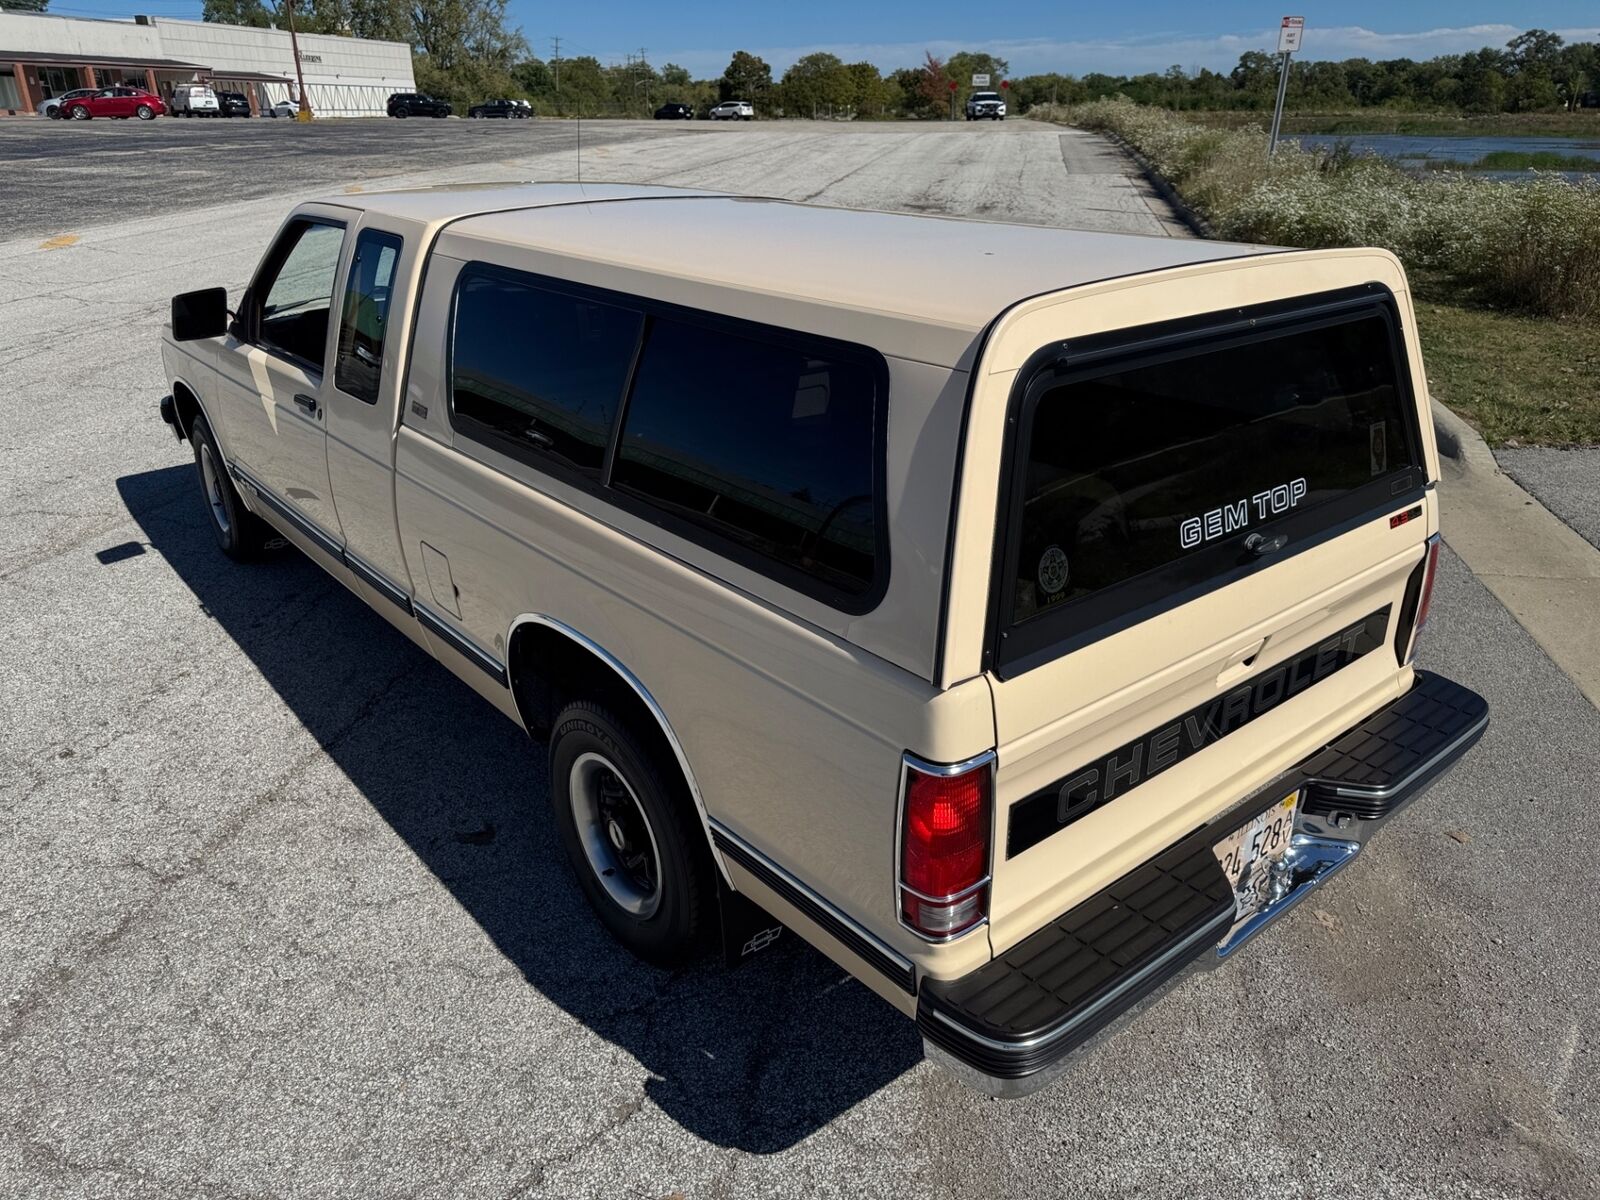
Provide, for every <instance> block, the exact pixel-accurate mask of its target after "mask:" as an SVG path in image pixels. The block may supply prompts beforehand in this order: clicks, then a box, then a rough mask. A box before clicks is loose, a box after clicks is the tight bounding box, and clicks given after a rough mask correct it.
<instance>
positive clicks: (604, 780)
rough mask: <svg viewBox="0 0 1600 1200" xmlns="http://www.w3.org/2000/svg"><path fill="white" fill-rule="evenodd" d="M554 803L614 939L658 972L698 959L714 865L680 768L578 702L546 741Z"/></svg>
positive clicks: (575, 866) (581, 877) (576, 866)
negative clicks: (659, 968) (654, 966)
mask: <svg viewBox="0 0 1600 1200" xmlns="http://www.w3.org/2000/svg"><path fill="white" fill-rule="evenodd" d="M550 801H551V804H552V806H553V807H554V810H555V819H556V828H557V829H558V830H559V831H560V835H561V842H562V844H563V845H564V846H565V847H566V851H567V859H568V861H569V862H570V863H571V865H572V870H573V873H574V874H576V875H577V877H578V886H579V887H580V888H582V889H583V893H584V896H585V897H586V898H587V899H588V901H589V904H590V906H591V907H592V908H593V909H594V910H595V913H596V915H598V916H599V918H600V921H601V923H602V924H603V925H605V927H606V929H607V930H608V931H609V932H610V934H611V936H612V937H614V938H616V939H617V941H618V942H620V943H622V945H623V946H624V947H626V948H627V949H628V950H629V951H631V952H632V953H633V954H634V955H636V956H637V957H639V958H641V959H643V960H644V961H645V962H648V963H653V964H655V965H656V966H663V967H665V966H675V965H678V964H681V963H684V962H687V961H689V960H691V959H693V958H695V957H697V956H698V954H699V953H700V952H701V950H702V948H703V947H704V945H705V941H706V935H707V931H708V930H709V928H710V927H711V925H712V924H713V923H714V921H715V913H714V911H713V906H714V900H713V897H714V896H715V894H716V893H715V885H714V879H713V876H712V871H713V869H714V868H713V867H712V864H711V856H710V853H709V851H708V850H707V848H706V843H705V835H704V833H703V832H702V829H701V826H700V821H699V818H698V817H697V816H696V815H695V812H694V809H693V806H692V801H691V800H690V799H689V796H688V793H687V788H686V787H685V786H684V783H683V779H682V776H681V775H680V774H679V773H678V770H677V765H676V764H675V763H663V762H659V761H657V757H656V755H654V754H653V753H652V752H651V751H650V749H649V748H648V746H647V744H646V743H645V742H643V741H642V740H641V739H640V738H639V736H638V735H637V734H636V733H635V731H633V730H632V729H630V728H629V726H628V723H627V722H625V721H623V720H621V719H619V718H618V717H616V716H615V715H613V714H612V713H611V712H610V711H609V710H608V709H606V708H604V707H602V706H601V705H599V704H595V703H593V702H591V701H587V700H579V701H575V702H573V703H571V704H568V705H567V706H566V707H565V708H563V709H562V710H561V712H560V713H559V714H558V715H557V716H556V719H555V726H554V729H553V730H552V732H551V734H550Z"/></svg>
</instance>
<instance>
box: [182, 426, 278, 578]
mask: <svg viewBox="0 0 1600 1200" xmlns="http://www.w3.org/2000/svg"><path fill="white" fill-rule="evenodd" d="M189 444H190V445H191V446H193V447H194V465H195V470H196V472H197V473H198V474H199V476H200V490H201V494H202V495H203V496H204V498H205V502H206V512H207V515H208V516H209V517H210V518H211V532H212V533H214V534H216V537H217V545H218V546H220V547H221V548H222V552H223V553H224V554H226V555H227V556H228V557H229V558H232V559H236V560H238V561H240V562H247V561H249V560H250V559H252V558H255V557H257V556H258V555H260V553H261V550H262V548H263V547H264V546H265V545H266V543H267V539H268V538H269V537H271V536H272V531H271V530H270V529H269V528H268V527H267V524H266V522H265V521H263V520H262V519H261V518H260V517H258V516H256V515H255V514H254V513H253V512H251V511H250V510H249V509H247V508H246V507H245V506H244V501H243V500H241V499H240V498H239V492H238V489H236V488H235V487H234V486H233V480H232V479H230V478H229V477H228V470H227V467H226V466H225V465H224V463H223V460H222V451H221V449H220V448H219V447H218V446H217V439H216V435H215V434H213V433H212V432H211V426H210V425H209V424H207V422H206V419H205V417H204V416H203V415H201V414H199V413H196V414H195V418H194V424H193V425H192V426H191V428H190V430H189Z"/></svg>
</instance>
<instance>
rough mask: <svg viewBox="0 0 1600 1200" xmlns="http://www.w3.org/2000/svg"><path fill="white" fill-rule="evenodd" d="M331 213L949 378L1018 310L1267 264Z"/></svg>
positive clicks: (686, 228)
mask: <svg viewBox="0 0 1600 1200" xmlns="http://www.w3.org/2000/svg"><path fill="white" fill-rule="evenodd" d="M646 201H649V202H648V203H646ZM664 201H670V203H664ZM332 202H333V203H338V204H342V205H347V206H349V205H352V204H353V205H355V206H358V207H363V208H367V209H369V210H370V211H374V212H385V213H391V214H393V215H395V216H400V217H404V218H408V219H412V220H422V221H440V222H441V223H443V222H448V227H447V228H446V229H445V230H444V232H443V234H442V235H441V237H440V240H439V242H438V245H437V250H438V252H440V253H442V254H447V255H452V256H455V257H459V258H467V259H471V258H475V257H479V255H480V254H481V250H475V249H474V247H475V246H477V247H481V246H483V244H484V243H491V244H495V245H497V246H500V247H505V248H508V249H510V250H511V251H512V252H513V256H514V257H517V258H519V259H525V260H526V261H525V262H519V263H517V264H516V265H525V266H526V267H527V268H528V269H530V270H538V269H539V264H540V260H541V259H543V260H544V261H545V262H546V264H547V266H549V267H552V268H553V267H554V265H555V260H556V259H559V260H560V261H561V262H562V263H563V264H566V265H565V266H564V267H563V270H562V271H561V272H560V273H561V274H564V275H568V276H569V277H570V275H571V265H570V264H572V263H573V261H574V260H577V261H578V262H580V263H583V264H586V266H587V273H588V274H589V275H590V279H589V280H588V281H589V282H592V283H594V284H595V285H597V286H602V287H611V288H615V289H617V290H621V291H629V290H637V289H638V288H640V287H641V286H646V284H645V283H644V281H643V280H641V276H643V277H649V278H650V279H651V280H652V281H653V282H651V283H649V285H648V286H649V288H650V290H651V291H652V292H653V293H654V294H657V295H658V296H661V297H662V298H670V299H673V300H676V301H677V302H680V303H683V304H686V305H689V306H692V307H698V308H711V309H716V310H721V311H728V312H735V313H738V314H739V315H742V316H745V317H748V318H750V319H753V320H758V321H768V322H770V323H773V324H778V325H785V326H789V327H792V328H805V327H808V326H810V327H813V328H819V330H820V327H821V326H824V325H825V326H829V327H830V328H829V329H828V331H829V332H834V333H836V334H838V335H839V336H844V337H849V336H850V334H851V331H850V329H849V328H848V326H849V325H851V324H852V323H854V322H858V321H863V320H865V321H878V322H882V323H883V327H882V328H881V330H878V331H875V333H869V332H868V331H867V330H865V329H862V330H859V331H858V332H857V335H856V338H855V339H854V340H861V341H866V342H871V343H874V344H877V345H879V346H880V348H882V349H883V350H885V351H886V352H888V353H901V354H904V355H905V356H907V357H911V358H917V359H921V360H923V361H927V362H935V363H939V364H941V365H946V366H956V365H965V363H966V361H967V359H968V356H969V353H970V351H971V349H972V347H973V345H974V342H975V339H976V336H977V334H978V333H979V332H980V331H981V330H983V328H984V327H985V326H987V325H988V324H989V322H990V321H992V320H993V319H994V318H995V317H996V316H998V315H999V314H1000V313H1001V312H1003V311H1004V310H1005V309H1007V308H1008V307H1010V306H1011V305H1012V304H1014V303H1016V302H1017V301H1019V300H1023V299H1026V298H1028V297H1030V296H1037V295H1040V294H1043V293H1047V292H1052V291H1057V290H1060V289H1063V288H1070V287H1075V286H1078V285H1081V284H1086V283H1093V282H1097V281H1100V280H1104V279H1110V278H1116V277H1119V276H1126V275H1138V274H1144V273H1146V272H1150V271H1159V270H1162V269H1165V268H1170V267H1179V266H1185V265H1189V264H1193V263H1202V262H1213V261H1218V260H1223V259H1234V258H1240V257H1244V256H1248V255H1259V254H1267V253H1273V251H1272V250H1270V249H1268V248H1265V247H1261V246H1251V245H1242V244H1235V243H1228V242H1214V241H1203V240H1199V239H1190V238H1169V237H1154V236H1142V235H1136V234H1116V233H1097V232H1089V231H1085V230H1073V229H1059V228H1051V227H1045V226H1019V225H1004V224H998V223H995V222H989V221H973V220H962V219H957V218H952V217H940V216H924V215H913V214H907V213H886V212H862V211H858V210H853V209H844V208H830V207H824V206H820V205H810V204H801V203H795V202H791V201H786V200H774V199H766V198H755V197H747V196H733V195H727V194H723V193H716V192H709V191H696V190H689V189H680V188H667V187H654V186H644V185H633V184H614V183H583V184H578V183H542V184H524V185H515V186H512V185H487V186H486V185H474V186H467V187H459V188H437V189H425V190H418V191H410V192H388V193H370V194H361V195H359V196H340V197H339V198H338V199H337V200H334V201H332ZM552 273H555V272H554V271H552ZM668 292H671V293H672V294H671V295H670V296H669V295H667V293H668ZM806 307H811V308H813V309H819V308H820V309H827V310H831V313H832V319H828V320H823V321H820V322H818V321H812V320H807V319H806V317H805V314H804V312H803V311H801V310H803V309H804V308H806ZM841 316H844V317H845V318H846V319H845V320H844V322H843V326H844V327H842V328H841V321H840V320H839V318H840V317H841ZM915 327H920V328H915Z"/></svg>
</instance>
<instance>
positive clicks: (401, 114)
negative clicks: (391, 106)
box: [394, 108, 411, 117]
mask: <svg viewBox="0 0 1600 1200" xmlns="http://www.w3.org/2000/svg"><path fill="white" fill-rule="evenodd" d="M394 115H395V116H397V117H409V116H410V115H411V114H410V113H408V112H407V111H406V110H405V109H403V108H397V109H395V110H394Z"/></svg>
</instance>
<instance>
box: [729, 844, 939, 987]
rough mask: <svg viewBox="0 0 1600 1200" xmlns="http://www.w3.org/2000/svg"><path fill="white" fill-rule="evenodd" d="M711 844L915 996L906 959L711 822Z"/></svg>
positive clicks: (911, 973)
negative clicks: (714, 844)
mask: <svg viewBox="0 0 1600 1200" xmlns="http://www.w3.org/2000/svg"><path fill="white" fill-rule="evenodd" d="M711 840H712V841H713V842H714V843H716V847H717V849H718V850H720V851H722V853H723V854H725V855H727V856H728V857H729V858H731V859H732V860H733V861H734V862H736V863H738V864H739V865H740V866H741V867H743V868H744V869H745V870H746V871H749V872H750V874H752V875H754V876H755V877H756V878H757V879H759V880H761V882H762V883H764V884H766V885H767V887H769V888H771V889H772V890H773V891H774V892H777V893H778V895H780V896H782V897H783V898H784V899H785V900H787V901H788V902H789V903H790V904H792V905H794V907H795V908H797V909H799V910H800V911H801V912H802V913H804V914H805V915H806V916H807V918H809V919H810V920H812V921H814V922H815V923H816V924H817V925H819V926H821V927H822V928H823V929H824V930H826V931H827V933H828V934H829V936H831V937H832V938H833V939H834V940H835V941H837V942H838V943H839V944H840V945H842V946H844V947H845V949H847V950H849V951H850V953H852V954H854V955H855V956H856V957H857V958H860V959H861V960H862V961H863V962H866V963H869V964H871V965H872V966H873V967H875V968H876V969H877V970H878V971H880V972H882V973H883V975H884V976H886V977H887V978H888V979H889V980H890V982H892V983H893V984H894V985H895V986H896V987H898V988H900V989H901V990H902V991H904V992H905V993H906V994H908V995H912V996H914V995H916V993H917V980H916V972H915V970H914V969H913V967H912V965H911V962H910V960H909V959H906V958H904V957H902V956H901V955H899V954H898V953H896V952H895V951H894V950H892V949H890V948H889V947H888V946H887V945H885V944H883V943H882V942H880V941H878V939H877V938H875V937H873V936H872V935H871V934H869V933H867V932H866V931H865V930H863V929H862V928H861V927H860V926H858V925H856V924H855V922H853V921H851V920H849V919H848V918H846V917H844V916H843V915H842V914H840V913H839V912H837V911H836V910H835V909H834V908H833V907H832V905H830V904H828V903H827V902H826V901H825V900H823V899H822V898H821V897H819V896H817V895H815V894H814V893H812V892H811V891H810V890H808V889H807V888H806V887H805V886H804V885H803V884H801V883H800V882H799V881H798V880H795V879H793V878H791V877H790V876H789V875H788V873H787V872H785V871H783V870H782V869H781V868H779V867H778V866H776V865H774V864H773V863H771V862H769V861H767V859H766V858H764V857H763V856H762V855H761V854H760V853H759V852H758V851H756V850H755V849H753V848H752V847H750V846H747V845H745V844H744V842H742V841H740V840H739V839H738V838H737V837H736V836H735V835H733V834H732V833H730V832H728V831H727V830H726V829H724V828H723V827H722V826H721V825H719V824H718V823H717V822H716V821H715V820H712V822H711Z"/></svg>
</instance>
